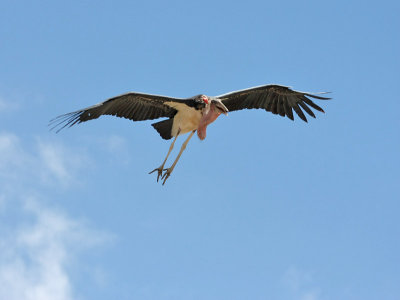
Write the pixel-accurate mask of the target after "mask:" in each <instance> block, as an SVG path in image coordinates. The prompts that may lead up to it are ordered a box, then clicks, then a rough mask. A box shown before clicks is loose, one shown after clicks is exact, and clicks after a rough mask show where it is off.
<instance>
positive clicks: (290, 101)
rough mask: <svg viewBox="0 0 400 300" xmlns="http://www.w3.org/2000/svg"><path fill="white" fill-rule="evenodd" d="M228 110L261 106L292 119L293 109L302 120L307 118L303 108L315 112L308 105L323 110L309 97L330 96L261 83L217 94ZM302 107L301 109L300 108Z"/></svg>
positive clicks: (308, 112) (311, 112)
mask: <svg viewBox="0 0 400 300" xmlns="http://www.w3.org/2000/svg"><path fill="white" fill-rule="evenodd" d="M217 98H219V99H221V101H222V103H223V104H224V105H225V106H226V107H227V108H228V110H229V111H235V110H241V109H252V108H263V109H265V110H266V111H269V112H272V113H273V114H279V115H280V116H282V117H284V116H287V117H288V118H289V119H291V120H294V117H293V110H294V111H295V112H296V114H297V115H298V116H299V117H300V119H302V120H303V121H305V122H307V118H306V116H305V115H304V113H303V110H304V111H305V112H306V113H307V114H309V115H310V116H311V117H313V118H315V114H314V113H313V111H312V110H311V109H310V108H309V107H308V106H310V107H312V108H314V109H316V110H318V111H320V112H324V110H323V109H322V108H321V107H319V106H318V105H317V104H315V103H314V102H313V101H312V100H311V99H310V98H314V99H319V100H329V99H331V98H328V97H322V96H318V95H314V94H310V93H304V92H298V91H294V90H292V89H290V88H289V87H286V86H281V85H263V86H258V87H254V88H249V89H245V90H240V91H236V92H231V93H227V94H223V95H220V96H217ZM302 109H303V110H302Z"/></svg>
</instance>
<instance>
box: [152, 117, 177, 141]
mask: <svg viewBox="0 0 400 300" xmlns="http://www.w3.org/2000/svg"><path fill="white" fill-rule="evenodd" d="M173 122H174V119H168V120H164V121H161V122H157V123H153V124H151V126H153V127H154V129H155V130H157V131H158V133H159V134H160V135H161V137H162V138H163V139H164V140H169V139H171V138H172V135H171V131H172V124H173Z"/></svg>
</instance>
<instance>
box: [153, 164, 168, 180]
mask: <svg viewBox="0 0 400 300" xmlns="http://www.w3.org/2000/svg"><path fill="white" fill-rule="evenodd" d="M163 167H164V166H160V167H158V168H155V169H154V170H153V171H151V172H149V174H152V173H154V172H155V171H157V182H158V180H159V179H160V177H161V179H162V177H163V174H162V172H163V171H164V170H165V169H163ZM164 182H165V181H164Z"/></svg>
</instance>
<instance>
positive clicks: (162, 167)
mask: <svg viewBox="0 0 400 300" xmlns="http://www.w3.org/2000/svg"><path fill="white" fill-rule="evenodd" d="M180 131H181V130H180V129H179V130H178V133H177V134H176V136H175V138H174V140H173V141H172V143H171V146H169V150H168V154H167V156H166V157H165V159H164V161H163V163H162V164H161V166H159V167H158V168H155V169H154V170H153V171H151V172H150V173H149V174H151V173H153V172H155V171H157V173H158V175H157V182H158V179H160V177H161V176H162V172H163V170H164V165H165V163H166V162H167V159H168V156H169V155H170V154H171V151H172V149H174V144H175V141H176V139H177V138H178V135H179V133H180Z"/></svg>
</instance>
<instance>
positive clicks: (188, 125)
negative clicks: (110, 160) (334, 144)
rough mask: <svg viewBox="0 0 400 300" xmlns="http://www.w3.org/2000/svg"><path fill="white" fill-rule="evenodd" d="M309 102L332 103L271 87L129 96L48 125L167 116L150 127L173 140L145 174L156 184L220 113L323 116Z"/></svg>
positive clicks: (290, 117)
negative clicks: (214, 93) (187, 94)
mask: <svg viewBox="0 0 400 300" xmlns="http://www.w3.org/2000/svg"><path fill="white" fill-rule="evenodd" d="M310 98H314V99H319V100H329V99H331V98H327V97H321V96H318V95H317V94H312V93H305V92H299V91H294V90H292V89H290V88H289V87H286V86H281V85H272V84H270V85H263V86H257V87H252V88H248V89H244V90H239V91H234V92H230V93H226V94H222V95H219V96H206V95H203V94H201V95H197V96H193V97H190V98H172V97H166V96H160V95H151V94H143V93H136V92H131V93H126V94H123V95H120V96H116V97H113V98H110V99H108V100H106V101H104V102H101V103H98V104H95V105H93V106H90V107H87V108H84V109H81V110H77V111H74V112H71V113H67V114H64V115H61V116H58V117H56V118H54V119H52V120H51V121H50V124H49V125H50V126H51V127H52V128H51V129H54V128H58V130H57V132H59V131H60V130H61V129H63V128H65V127H71V126H73V125H75V124H79V123H82V122H86V121H89V120H93V119H97V118H98V117H100V116H102V115H112V116H117V117H120V118H126V119H130V120H132V121H144V120H154V119H158V118H166V119H164V120H162V121H159V122H156V123H153V124H151V125H152V126H153V127H154V129H155V130H157V132H158V133H159V134H160V136H161V137H162V138H163V139H165V140H169V139H172V138H173V141H172V143H171V145H170V147H169V150H168V153H167V156H166V157H165V159H164V161H163V162H162V164H161V165H160V166H159V167H158V168H155V169H154V170H153V171H151V172H150V173H149V174H151V173H153V172H157V182H158V181H159V179H160V178H161V181H162V184H163V185H164V184H165V182H166V181H167V179H168V178H169V176H170V175H171V173H172V171H173V170H174V168H175V166H176V164H177V162H178V160H179V158H180V157H181V155H182V153H183V151H184V150H185V148H186V146H187V144H188V142H189V140H190V139H191V138H192V136H193V135H194V133H195V132H196V131H197V135H198V137H199V138H200V140H204V139H205V138H206V130H207V126H208V125H210V124H211V123H212V122H214V121H215V120H216V119H217V118H218V117H219V116H220V115H221V114H224V115H227V114H228V112H232V111H236V110H242V109H252V108H255V109H264V110H266V111H269V112H272V113H273V114H275V115H280V116H282V117H285V116H286V117H288V118H289V119H291V120H294V114H293V110H294V111H295V113H296V114H297V115H298V116H299V117H300V119H302V120H303V121H305V122H307V118H306V116H305V114H304V112H306V113H307V114H308V115H310V116H311V117H313V118H315V114H314V112H313V111H312V110H311V109H310V107H311V108H313V109H315V110H318V111H320V112H324V110H323V109H322V108H321V107H319V106H318V105H316V104H315V103H314V102H313V101H312V100H311V99H310ZM303 110H304V112H303ZM188 132H190V134H189V136H188V137H187V139H186V140H185V141H184V143H183V144H182V146H181V149H180V151H179V153H178V155H177V157H176V159H175V161H174V162H173V164H172V165H171V167H169V168H164V166H165V163H166V162H167V159H168V157H169V155H170V153H171V151H172V149H173V147H174V144H175V141H176V139H177V138H178V136H179V135H182V134H185V133H188Z"/></svg>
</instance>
